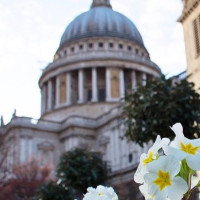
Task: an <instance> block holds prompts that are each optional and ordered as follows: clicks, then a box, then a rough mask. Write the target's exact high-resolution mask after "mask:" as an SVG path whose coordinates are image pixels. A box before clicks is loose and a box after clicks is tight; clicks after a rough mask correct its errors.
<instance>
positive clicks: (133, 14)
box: [0, 0, 186, 122]
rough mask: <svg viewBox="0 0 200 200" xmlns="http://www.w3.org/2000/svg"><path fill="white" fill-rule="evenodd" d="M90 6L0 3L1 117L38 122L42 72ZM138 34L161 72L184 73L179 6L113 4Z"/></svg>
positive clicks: (68, 1)
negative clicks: (70, 27) (72, 24)
mask: <svg viewBox="0 0 200 200" xmlns="http://www.w3.org/2000/svg"><path fill="white" fill-rule="evenodd" d="M91 2H92V0H2V1H0V91H1V93H0V95H1V98H0V115H3V116H4V121H5V122H8V120H9V119H10V117H11V116H12V113H13V111H14V109H16V111H17V115H18V116H28V117H33V118H39V116H40V90H39V87H38V79H39V77H40V75H41V72H42V69H44V68H45V66H46V65H47V64H48V63H49V62H52V59H53V56H54V53H55V51H56V50H57V48H58V45H59V42H60V38H61V36H62V33H63V32H64V30H65V28H66V27H67V25H68V24H69V22H71V21H72V20H73V19H74V18H75V17H76V16H77V15H78V14H80V13H82V12H84V11H87V10H88V9H89V7H90V5H91ZM111 4H112V6H113V9H114V10H116V11H119V12H121V13H123V14H124V15H126V16H127V17H129V18H130V19H131V20H132V21H133V22H134V23H135V25H136V26H137V28H138V30H139V31H140V33H141V35H142V37H143V40H144V44H145V46H146V48H147V49H148V51H149V53H150V56H151V59H152V60H153V61H154V62H155V63H157V64H158V65H159V66H160V68H161V70H162V72H163V73H164V74H168V75H170V76H171V75H175V74H178V73H180V72H182V71H184V70H185V68H186V61H185V50H184V39H183V33H182V27H181V24H179V23H178V22H177V19H178V17H179V16H180V14H181V10H182V4H181V0H111Z"/></svg>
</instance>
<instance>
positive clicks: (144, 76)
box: [142, 72, 147, 86]
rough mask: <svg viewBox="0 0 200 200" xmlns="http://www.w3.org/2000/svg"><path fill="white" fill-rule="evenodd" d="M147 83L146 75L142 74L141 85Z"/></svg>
mask: <svg viewBox="0 0 200 200" xmlns="http://www.w3.org/2000/svg"><path fill="white" fill-rule="evenodd" d="M146 83H147V74H146V73H144V72H143V73H142V85H143V86H145V85H146Z"/></svg>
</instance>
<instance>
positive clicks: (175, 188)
mask: <svg viewBox="0 0 200 200" xmlns="http://www.w3.org/2000/svg"><path fill="white" fill-rule="evenodd" d="M187 190H188V186H187V183H186V182H185V181H184V180H183V179H182V178H181V177H175V178H174V179H173V181H172V186H171V187H169V188H168V197H169V198H170V199H176V200H181V199H182V197H183V195H184V194H185V193H186V192H187Z"/></svg>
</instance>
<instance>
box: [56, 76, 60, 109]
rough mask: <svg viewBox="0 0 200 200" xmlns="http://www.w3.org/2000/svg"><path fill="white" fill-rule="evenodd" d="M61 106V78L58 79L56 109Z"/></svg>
mask: <svg viewBox="0 0 200 200" xmlns="http://www.w3.org/2000/svg"><path fill="white" fill-rule="evenodd" d="M59 104H60V77H59V76H57V77H56V107H58V106H59Z"/></svg>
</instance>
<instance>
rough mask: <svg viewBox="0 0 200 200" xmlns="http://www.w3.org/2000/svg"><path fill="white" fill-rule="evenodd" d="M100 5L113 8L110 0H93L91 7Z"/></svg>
mask: <svg viewBox="0 0 200 200" xmlns="http://www.w3.org/2000/svg"><path fill="white" fill-rule="evenodd" d="M99 6H105V7H109V8H112V6H111V4H110V0H93V3H92V5H91V8H94V7H99Z"/></svg>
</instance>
